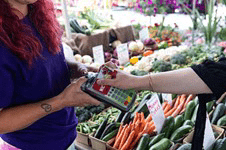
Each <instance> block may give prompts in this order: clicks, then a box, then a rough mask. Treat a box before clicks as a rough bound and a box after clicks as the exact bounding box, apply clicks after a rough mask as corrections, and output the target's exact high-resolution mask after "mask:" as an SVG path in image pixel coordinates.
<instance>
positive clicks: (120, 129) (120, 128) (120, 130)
mask: <svg viewBox="0 0 226 150" xmlns="http://www.w3.org/2000/svg"><path fill="white" fill-rule="evenodd" d="M122 128H123V127H122V123H121V124H120V127H119V130H118V133H117V135H116V138H115V140H116V139H117V138H118V137H119V135H120V133H121V132H122Z"/></svg>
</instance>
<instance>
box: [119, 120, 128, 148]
mask: <svg viewBox="0 0 226 150" xmlns="http://www.w3.org/2000/svg"><path fill="white" fill-rule="evenodd" d="M130 129H131V124H130V125H129V126H127V128H126V129H125V132H124V135H123V137H122V140H121V142H120V145H119V149H121V148H122V146H123V145H124V144H125V142H126V140H127V138H128V136H129V133H130Z"/></svg>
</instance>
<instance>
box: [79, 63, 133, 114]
mask: <svg viewBox="0 0 226 150" xmlns="http://www.w3.org/2000/svg"><path fill="white" fill-rule="evenodd" d="M116 74H117V71H116V70H112V69H111V68H109V67H107V66H105V65H103V66H102V67H101V68H100V71H99V73H89V74H88V75H87V76H86V77H87V78H88V80H87V81H86V82H85V83H84V84H83V85H82V87H81V88H82V90H83V91H84V92H86V93H88V94H89V95H91V96H92V97H94V98H96V99H97V100H99V101H102V102H106V103H108V104H110V105H112V106H113V107H116V108H118V109H120V110H121V111H129V110H130V109H131V107H132V106H133V104H134V102H135V99H136V92H135V90H132V89H131V90H122V89H118V88H115V87H111V86H108V85H99V84H97V81H98V80H99V79H103V78H105V79H106V78H107V79H114V78H116Z"/></svg>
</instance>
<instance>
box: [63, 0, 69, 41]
mask: <svg viewBox="0 0 226 150" xmlns="http://www.w3.org/2000/svg"><path fill="white" fill-rule="evenodd" d="M61 5H62V7H63V17H64V23H65V30H66V38H67V39H71V30H70V24H69V17H68V13H67V3H66V0H61Z"/></svg>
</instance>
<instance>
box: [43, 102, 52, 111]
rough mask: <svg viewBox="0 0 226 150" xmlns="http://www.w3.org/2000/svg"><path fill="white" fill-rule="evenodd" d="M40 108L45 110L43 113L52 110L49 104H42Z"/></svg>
mask: <svg viewBox="0 0 226 150" xmlns="http://www.w3.org/2000/svg"><path fill="white" fill-rule="evenodd" d="M41 107H42V108H43V109H44V110H45V112H47V113H48V112H50V111H51V110H52V106H51V105H49V104H45V103H44V104H42V105H41Z"/></svg>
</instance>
